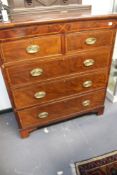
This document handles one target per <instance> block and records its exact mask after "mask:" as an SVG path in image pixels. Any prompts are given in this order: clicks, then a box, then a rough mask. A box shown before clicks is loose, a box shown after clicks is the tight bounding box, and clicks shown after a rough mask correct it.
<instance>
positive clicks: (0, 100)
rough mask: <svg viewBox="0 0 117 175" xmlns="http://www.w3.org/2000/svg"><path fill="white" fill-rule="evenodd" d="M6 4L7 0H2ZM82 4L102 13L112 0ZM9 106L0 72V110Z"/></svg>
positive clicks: (90, 1)
mask: <svg viewBox="0 0 117 175" xmlns="http://www.w3.org/2000/svg"><path fill="white" fill-rule="evenodd" d="M2 1H3V2H4V3H6V4H7V0H2ZM83 4H90V5H92V12H95V13H98V12H101V13H104V12H110V11H112V6H113V5H112V4H113V0H83ZM9 107H11V104H10V101H9V98H8V95H7V92H6V88H5V85H4V81H3V78H2V75H1V72H0V110H3V109H6V108H9Z"/></svg>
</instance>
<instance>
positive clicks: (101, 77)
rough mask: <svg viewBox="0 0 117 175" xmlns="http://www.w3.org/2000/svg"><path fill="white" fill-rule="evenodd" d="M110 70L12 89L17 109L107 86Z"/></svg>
mask: <svg viewBox="0 0 117 175" xmlns="http://www.w3.org/2000/svg"><path fill="white" fill-rule="evenodd" d="M107 77H108V72H107V71H106V70H105V69H104V70H102V71H100V72H92V73H89V74H85V75H81V76H78V77H70V78H66V79H62V80H59V81H52V82H49V83H43V84H36V85H33V86H28V87H27V86H26V87H23V88H19V89H15V90H13V91H12V93H13V96H14V102H15V106H16V108H17V109H22V108H27V107H30V106H34V105H40V104H43V103H47V102H50V101H54V100H56V99H60V98H64V97H67V96H71V95H75V94H81V93H86V92H90V91H92V90H96V89H99V88H105V87H106V84H107Z"/></svg>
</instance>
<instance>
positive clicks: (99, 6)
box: [83, 0, 114, 13]
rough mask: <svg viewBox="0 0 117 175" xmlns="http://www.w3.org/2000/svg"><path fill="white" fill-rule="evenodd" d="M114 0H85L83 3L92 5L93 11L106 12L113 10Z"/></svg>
mask: <svg viewBox="0 0 117 175" xmlns="http://www.w3.org/2000/svg"><path fill="white" fill-rule="evenodd" d="M113 2H114V0H83V4H90V5H92V12H94V13H98V12H99V13H105V12H111V11H112V9H113Z"/></svg>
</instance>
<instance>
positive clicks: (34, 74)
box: [30, 68, 43, 77]
mask: <svg viewBox="0 0 117 175" xmlns="http://www.w3.org/2000/svg"><path fill="white" fill-rule="evenodd" d="M30 74H31V75H32V77H38V76H40V75H42V74H43V69H41V68H35V69H33V70H31V72H30Z"/></svg>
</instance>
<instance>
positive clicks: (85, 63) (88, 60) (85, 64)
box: [84, 59, 95, 67]
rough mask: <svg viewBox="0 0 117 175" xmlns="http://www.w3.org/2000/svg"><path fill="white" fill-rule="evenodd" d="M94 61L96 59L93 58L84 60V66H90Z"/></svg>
mask: <svg viewBox="0 0 117 175" xmlns="http://www.w3.org/2000/svg"><path fill="white" fill-rule="evenodd" d="M94 63H95V61H94V60H93V59H87V60H85V61H84V66H86V67H90V66H93V65H94Z"/></svg>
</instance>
